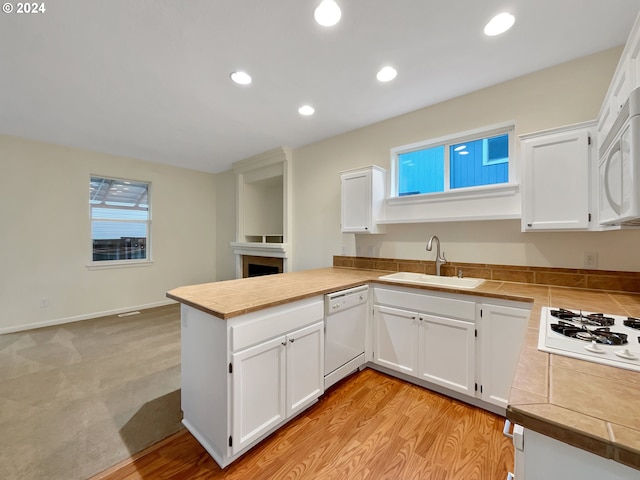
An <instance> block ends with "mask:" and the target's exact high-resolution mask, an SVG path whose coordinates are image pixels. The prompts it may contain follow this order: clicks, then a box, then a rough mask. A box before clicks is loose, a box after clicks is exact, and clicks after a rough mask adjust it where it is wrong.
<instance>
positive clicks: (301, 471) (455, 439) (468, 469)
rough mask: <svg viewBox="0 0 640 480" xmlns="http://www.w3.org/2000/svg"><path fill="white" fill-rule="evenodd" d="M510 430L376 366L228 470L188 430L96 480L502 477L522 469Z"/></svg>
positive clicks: (498, 421) (470, 479)
mask: <svg viewBox="0 0 640 480" xmlns="http://www.w3.org/2000/svg"><path fill="white" fill-rule="evenodd" d="M503 423H504V419H503V418H502V417H499V416H497V415H494V414H492V413H488V412H485V411H484V410H481V409H479V408H476V407H471V406H468V405H466V404H464V403H462V402H458V401H456V400H452V399H450V398H448V397H445V396H442V395H439V394H436V393H433V392H430V391H428V390H425V389H422V388H420V387H417V386H415V385H411V384H408V383H405V382H403V381H401V380H397V379H395V378H392V377H389V376H387V375H384V374H382V373H379V372H376V371H374V370H371V369H367V370H364V371H362V372H360V373H358V374H355V375H353V376H351V377H349V378H348V379H346V380H344V381H343V382H341V383H339V384H338V385H336V386H334V387H333V388H331V389H330V390H329V391H328V392H327V393H326V394H325V395H324V396H323V397H322V398H321V399H320V401H319V402H318V403H317V404H316V405H314V406H313V407H311V408H310V409H309V410H307V411H306V412H304V413H302V414H301V415H300V416H299V417H298V418H297V419H295V420H293V421H292V422H290V423H289V424H287V425H286V426H284V427H283V428H281V429H280V430H279V431H277V432H275V433H274V434H273V435H271V436H270V437H269V438H267V439H266V440H265V441H263V442H262V443H261V444H259V445H257V446H256V447H254V448H253V449H252V450H251V451H249V452H248V453H247V454H245V455H244V456H243V457H241V458H240V459H239V460H237V461H236V462H234V463H232V464H231V465H230V466H228V467H227V468H226V469H224V470H222V469H220V468H219V467H218V466H217V464H216V463H215V462H214V461H213V459H212V458H211V457H210V456H209V455H208V454H207V453H206V451H205V450H204V449H203V448H202V447H201V446H200V445H199V444H198V442H197V441H196V440H195V439H194V438H193V437H192V436H191V434H189V433H188V432H186V431H184V432H181V433H178V434H176V435H174V436H173V437H171V438H170V439H168V440H166V441H164V442H161V444H159V446H157V447H156V448H152V449H150V450H149V451H147V452H146V453H144V452H143V454H142V455H141V456H139V457H136V458H134V459H132V461H129V462H128V463H126V462H124V464H121V465H118V466H116V467H114V468H112V469H110V470H108V471H107V472H104V473H102V474H100V475H98V476H96V477H93V479H92V480H98V479H100V480H134V479H136V480H139V479H144V480H150V479H174V480H182V479H185V480H186V479H190V480H214V479H216V480H217V479H228V480H230V479H252V480H253V479H256V480H257V479H290V480H297V479H314V480H315V479H322V480H324V479H342V480H344V479H346V480H354V479H372V480H381V479H394V480H399V479H401V480H409V479H429V480H454V479H455V480H460V479H464V480H476V479H477V480H489V479H492V480H494V479H495V480H502V479H505V478H506V476H507V472H508V471H512V470H513V447H512V445H511V443H510V442H509V440H508V439H506V438H505V437H504V436H503V435H502V426H503Z"/></svg>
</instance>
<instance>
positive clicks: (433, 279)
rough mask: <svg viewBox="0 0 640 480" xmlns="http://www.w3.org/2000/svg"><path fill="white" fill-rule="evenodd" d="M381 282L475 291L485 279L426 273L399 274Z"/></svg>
mask: <svg viewBox="0 0 640 480" xmlns="http://www.w3.org/2000/svg"><path fill="white" fill-rule="evenodd" d="M378 278H379V279H380V280H387V281H389V282H399V283H413V284H416V285H432V286H434V287H450V288H465V289H469V290H470V289H473V288H476V287H478V286H479V285H482V283H483V282H484V279H483V278H471V277H465V278H459V277H442V276H438V275H425V274H424V273H413V272H398V273H391V274H389V275H383V276H381V277H378Z"/></svg>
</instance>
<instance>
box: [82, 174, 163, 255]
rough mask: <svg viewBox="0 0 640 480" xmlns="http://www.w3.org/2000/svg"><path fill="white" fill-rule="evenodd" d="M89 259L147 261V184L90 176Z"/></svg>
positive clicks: (149, 223)
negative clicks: (90, 255)
mask: <svg viewBox="0 0 640 480" xmlns="http://www.w3.org/2000/svg"><path fill="white" fill-rule="evenodd" d="M89 205H90V208H91V241H92V244H93V247H92V253H93V257H92V260H93V261H94V262H104V261H112V262H113V261H119V262H122V261H138V262H139V261H144V260H147V261H148V260H149V255H148V250H149V248H148V247H149V230H150V226H151V219H150V215H149V184H148V183H144V182H136V181H133V180H118V179H113V178H102V177H94V176H92V177H91V180H90V183H89Z"/></svg>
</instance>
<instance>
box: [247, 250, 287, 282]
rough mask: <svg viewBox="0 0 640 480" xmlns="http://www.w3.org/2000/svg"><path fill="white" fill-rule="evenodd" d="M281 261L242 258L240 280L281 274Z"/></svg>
mask: <svg viewBox="0 0 640 480" xmlns="http://www.w3.org/2000/svg"><path fill="white" fill-rule="evenodd" d="M283 266H284V265H283V259H282V258H277V257H258V256H253V255H243V256H242V278H247V277H259V276H262V275H273V274H275V273H282V270H283Z"/></svg>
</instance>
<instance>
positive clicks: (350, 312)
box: [324, 285, 369, 390]
mask: <svg viewBox="0 0 640 480" xmlns="http://www.w3.org/2000/svg"><path fill="white" fill-rule="evenodd" d="M368 300H369V287H368V286H367V285H362V286H360V287H354V288H350V289H348V290H341V291H339V292H334V293H329V294H327V295H325V303H324V305H325V307H324V322H325V323H324V332H325V333H324V388H325V390H326V389H327V388H329V387H330V386H331V385H333V384H334V383H336V382H337V381H339V380H341V379H343V378H344V377H346V376H347V375H349V374H350V373H351V372H353V371H355V370H357V369H358V367H360V366H361V365H364V363H365V357H364V344H365V333H366V328H367V327H366V325H367V313H368Z"/></svg>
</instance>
